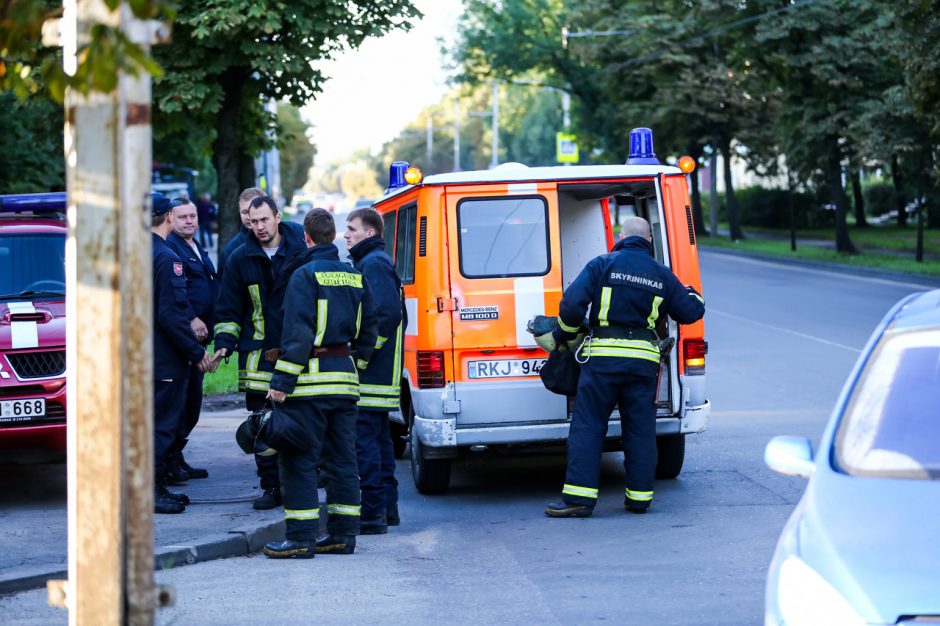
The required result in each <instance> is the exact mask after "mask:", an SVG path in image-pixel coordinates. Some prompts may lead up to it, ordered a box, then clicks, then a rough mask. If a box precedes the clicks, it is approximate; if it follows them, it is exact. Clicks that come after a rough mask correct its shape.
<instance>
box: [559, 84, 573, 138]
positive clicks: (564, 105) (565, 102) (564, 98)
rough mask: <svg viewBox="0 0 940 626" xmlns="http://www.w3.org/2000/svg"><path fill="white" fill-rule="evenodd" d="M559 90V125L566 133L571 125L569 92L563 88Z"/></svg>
mask: <svg viewBox="0 0 940 626" xmlns="http://www.w3.org/2000/svg"><path fill="white" fill-rule="evenodd" d="M559 91H561V125H562V126H563V130H564V131H565V132H566V133H567V132H568V129H569V128H570V127H571V94H570V93H568V92H567V91H564V90H559Z"/></svg>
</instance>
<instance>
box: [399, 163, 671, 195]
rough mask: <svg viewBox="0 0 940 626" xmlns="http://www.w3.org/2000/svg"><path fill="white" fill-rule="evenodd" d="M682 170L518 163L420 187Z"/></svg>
mask: <svg viewBox="0 0 940 626" xmlns="http://www.w3.org/2000/svg"><path fill="white" fill-rule="evenodd" d="M681 173H682V170H680V169H679V168H678V167H673V166H671V165H569V166H564V165H554V166H550V167H528V166H527V165H523V164H522V163H503V164H502V165H499V166H497V167H496V168H494V169H491V170H472V171H466V172H449V173H447V174H433V175H431V176H428V177H427V178H425V179H424V180H423V181H422V182H421V183H420V184H422V185H450V184H465V183H521V182H527V183H529V182H542V181H556V180H559V181H561V180H582V179H585V178H597V179H604V178H628V177H632V176H656V175H657V174H681ZM413 186H414V185H406V186H404V187H399V188H398V189H395V190H393V191H392V192H391V193H389V194H387V195H385V196H384V197H383V198H382V199H383V200H384V199H385V198H391V197H392V196H396V195H398V194H400V193H402V192H404V191H407V190H408V189H411V188H412V187H413Z"/></svg>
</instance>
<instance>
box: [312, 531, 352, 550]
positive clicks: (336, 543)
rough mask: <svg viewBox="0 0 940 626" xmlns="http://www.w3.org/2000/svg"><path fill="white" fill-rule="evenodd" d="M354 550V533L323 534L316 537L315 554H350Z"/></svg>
mask: <svg viewBox="0 0 940 626" xmlns="http://www.w3.org/2000/svg"><path fill="white" fill-rule="evenodd" d="M355 551H356V537H355V536H354V535H330V534H327V535H323V536H322V537H320V538H319V539H317V554H352V553H353V552H355Z"/></svg>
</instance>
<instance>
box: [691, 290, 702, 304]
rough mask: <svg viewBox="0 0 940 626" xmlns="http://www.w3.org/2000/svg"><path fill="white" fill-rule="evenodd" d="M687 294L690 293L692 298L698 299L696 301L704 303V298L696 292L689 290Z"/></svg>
mask: <svg viewBox="0 0 940 626" xmlns="http://www.w3.org/2000/svg"><path fill="white" fill-rule="evenodd" d="M689 295H691V296H692V297H693V298H695V299H696V300H698V301H699V302H701V303H702V304H705V298H703V297H702V296H700V295H698V294H697V293H693V292H689Z"/></svg>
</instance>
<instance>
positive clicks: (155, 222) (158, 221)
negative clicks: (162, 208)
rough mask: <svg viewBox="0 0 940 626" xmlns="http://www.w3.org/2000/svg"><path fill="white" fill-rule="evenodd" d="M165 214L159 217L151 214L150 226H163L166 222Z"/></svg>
mask: <svg viewBox="0 0 940 626" xmlns="http://www.w3.org/2000/svg"><path fill="white" fill-rule="evenodd" d="M166 216H167V213H160V214H159V215H154V214H152V215H151V216H150V225H151V226H163V223H164V222H166Z"/></svg>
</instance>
